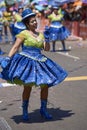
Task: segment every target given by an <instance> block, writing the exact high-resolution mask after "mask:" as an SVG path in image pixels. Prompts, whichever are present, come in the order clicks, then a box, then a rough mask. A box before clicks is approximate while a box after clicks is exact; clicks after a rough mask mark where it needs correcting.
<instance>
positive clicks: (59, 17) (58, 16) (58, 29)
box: [48, 6, 70, 52]
mask: <svg viewBox="0 0 87 130" xmlns="http://www.w3.org/2000/svg"><path fill="white" fill-rule="evenodd" d="M52 9H53V11H52V13H51V14H50V15H49V16H48V19H49V26H48V28H49V29H48V30H49V31H48V32H49V38H50V41H51V42H52V51H53V52H54V51H55V44H56V41H61V43H62V46H63V51H66V46H65V39H66V38H68V36H69V35H70V31H69V30H68V29H67V28H66V27H65V26H64V25H63V24H62V21H63V14H62V11H61V9H60V8H59V7H58V6H53V8H52Z"/></svg>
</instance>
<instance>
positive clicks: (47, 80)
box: [0, 47, 68, 87]
mask: <svg viewBox="0 0 87 130" xmlns="http://www.w3.org/2000/svg"><path fill="white" fill-rule="evenodd" d="M67 75H68V74H67V72H66V70H64V69H63V68H62V67H61V66H60V65H58V64H57V63H55V62H54V61H52V60H51V59H49V58H47V57H46V56H45V55H43V54H41V50H40V49H37V48H35V47H28V48H27V49H24V50H23V51H22V52H20V53H17V54H15V55H14V56H13V57H12V58H11V60H10V63H9V65H8V66H7V67H6V68H5V69H3V70H2V72H1V73H0V78H2V79H4V80H7V81H9V82H10V83H15V84H19V85H29V84H34V85H36V86H40V85H44V84H46V85H48V86H49V87H51V86H55V85H57V84H59V83H60V82H62V81H63V80H64V79H65V78H66V77H67Z"/></svg>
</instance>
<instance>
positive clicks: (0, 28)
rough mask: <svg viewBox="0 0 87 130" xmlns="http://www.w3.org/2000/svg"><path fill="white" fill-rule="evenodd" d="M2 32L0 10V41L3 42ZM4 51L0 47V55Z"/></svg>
mask: <svg viewBox="0 0 87 130" xmlns="http://www.w3.org/2000/svg"><path fill="white" fill-rule="evenodd" d="M2 33H3V16H2V13H1V12H0V43H2V42H3V39H2V35H3V34H2ZM4 53H5V52H4V51H2V49H1V48H0V55H3V54H4Z"/></svg>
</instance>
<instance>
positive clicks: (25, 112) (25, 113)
mask: <svg viewBox="0 0 87 130" xmlns="http://www.w3.org/2000/svg"><path fill="white" fill-rule="evenodd" d="M28 102H29V101H28V100H23V103H22V108H23V116H22V117H23V120H25V121H26V120H28V119H29V116H28Z"/></svg>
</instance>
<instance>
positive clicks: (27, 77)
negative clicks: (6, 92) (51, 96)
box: [1, 9, 67, 121]
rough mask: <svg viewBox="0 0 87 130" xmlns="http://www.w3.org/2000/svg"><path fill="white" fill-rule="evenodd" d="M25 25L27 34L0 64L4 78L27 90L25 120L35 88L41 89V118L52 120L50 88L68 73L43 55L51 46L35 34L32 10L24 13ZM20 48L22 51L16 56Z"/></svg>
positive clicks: (16, 43)
mask: <svg viewBox="0 0 87 130" xmlns="http://www.w3.org/2000/svg"><path fill="white" fill-rule="evenodd" d="M22 21H23V23H24V24H25V25H26V30H24V31H22V32H20V33H19V34H18V35H17V38H16V41H15V44H14V45H13V47H12V49H11V50H10V52H9V54H8V57H5V59H3V61H2V62H1V66H2V68H3V70H2V72H1V78H3V79H5V80H7V81H9V82H11V83H15V84H19V85H23V86H24V90H23V94H22V102H23V104H22V108H23V120H25V121H26V120H28V119H29V116H28V103H29V98H30V93H31V90H32V86H33V85H35V86H37V87H38V86H40V87H41V94H40V99H41V107H40V114H41V116H43V117H44V118H46V119H52V115H50V114H49V113H48V112H47V99H48V88H49V87H52V86H54V85H57V84H59V83H60V82H62V81H63V80H64V79H65V78H66V77H67V72H66V71H65V70H64V69H63V68H62V67H61V66H59V65H58V64H56V63H55V62H53V61H52V60H51V59H49V58H47V57H46V56H45V55H43V54H42V53H41V50H45V51H49V49H50V44H49V39H48V40H47V39H45V40H44V35H43V34H42V33H39V32H36V28H37V21H36V17H35V13H33V12H32V10H31V9H25V10H24V11H23V13H22ZM20 46H22V51H21V52H19V53H17V52H18V49H19V47H20Z"/></svg>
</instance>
